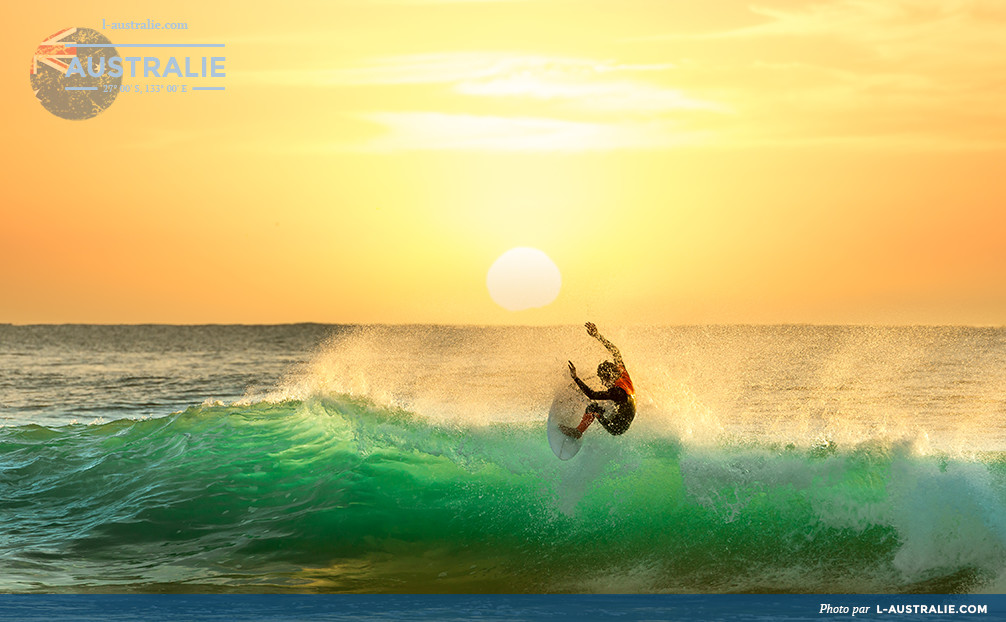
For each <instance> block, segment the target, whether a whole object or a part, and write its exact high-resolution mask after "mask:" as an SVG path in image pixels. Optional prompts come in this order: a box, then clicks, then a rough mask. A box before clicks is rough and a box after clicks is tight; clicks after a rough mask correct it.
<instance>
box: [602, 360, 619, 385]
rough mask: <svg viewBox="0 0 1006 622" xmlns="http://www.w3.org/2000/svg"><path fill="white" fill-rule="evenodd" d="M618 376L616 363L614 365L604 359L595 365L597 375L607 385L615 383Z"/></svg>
mask: <svg viewBox="0 0 1006 622" xmlns="http://www.w3.org/2000/svg"><path fill="white" fill-rule="evenodd" d="M618 376H619V374H618V365H615V364H614V363H612V362H611V361H605V362H603V363H601V364H600V365H598V366H597V377H598V378H600V379H601V382H603V383H604V384H605V385H607V386H609V387H611V386H614V385H615V381H616V380H618Z"/></svg>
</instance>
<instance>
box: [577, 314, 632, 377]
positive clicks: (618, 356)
mask: <svg viewBox="0 0 1006 622" xmlns="http://www.w3.org/2000/svg"><path fill="white" fill-rule="evenodd" d="M585 326H586V327H587V334H588V335H590V336H591V337H593V338H594V339H597V340H598V341H600V342H601V345H602V346H604V347H605V348H607V350H608V352H611V356H612V357H613V358H614V359H615V365H618V366H619V367H621V368H622V369H625V363H624V362H623V361H622V353H621V352H619V351H618V347H617V346H615V344H613V343H611V342H610V341H608V340H607V339H605V338H604V336H603V335H602V334H601V333H599V332H598V331H597V326H596V325H595V324H594V323H593V322H587V323H586V324H585Z"/></svg>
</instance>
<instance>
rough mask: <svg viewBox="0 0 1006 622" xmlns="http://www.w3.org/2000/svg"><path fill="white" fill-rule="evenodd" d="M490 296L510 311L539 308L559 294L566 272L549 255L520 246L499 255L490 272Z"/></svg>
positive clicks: (487, 281) (487, 278) (487, 279)
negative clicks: (563, 273)
mask: <svg viewBox="0 0 1006 622" xmlns="http://www.w3.org/2000/svg"><path fill="white" fill-rule="evenodd" d="M486 286H487V287H488V288H489V296H490V297H492V299H493V301H494V302H495V303H496V304H498V305H499V306H501V307H503V308H504V309H506V310H507V311H523V310H525V309H536V308H538V307H544V306H545V305H547V304H549V303H551V302H552V301H553V300H555V299H556V297H557V296H558V295H559V288H560V287H562V275H560V274H559V268H558V266H556V265H555V262H553V261H552V260H551V259H550V258H549V256H548V255H546V254H545V253H543V252H542V251H540V250H538V249H537V248H527V247H524V246H518V247H517V248H511V249H510V250H508V251H507V252H505V253H503V254H502V255H500V256H499V258H498V259H497V260H496V261H494V262H493V265H492V266H490V267H489V274H488V275H486Z"/></svg>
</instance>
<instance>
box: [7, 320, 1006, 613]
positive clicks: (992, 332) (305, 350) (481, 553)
mask: <svg viewBox="0 0 1006 622" xmlns="http://www.w3.org/2000/svg"><path fill="white" fill-rule="evenodd" d="M601 328H602V332H604V333H605V335H606V336H607V337H608V338H610V339H611V340H612V341H613V342H615V343H616V344H617V345H618V346H619V347H620V348H621V351H622V355H623V357H624V359H625V362H626V365H627V367H628V370H629V372H630V374H631V376H632V378H633V382H634V384H635V387H636V390H637V404H638V414H637V417H636V420H635V422H634V423H633V426H632V428H631V429H630V430H629V432H628V433H626V434H625V435H623V436H620V437H612V436H609V435H608V434H607V433H606V432H605V431H604V430H603V429H602V428H600V427H599V426H594V427H593V428H591V429H590V430H588V432H587V433H586V434H585V436H584V446H583V449H582V450H581V452H580V453H579V454H578V455H577V456H576V458H574V459H573V460H570V461H568V462H561V461H559V460H557V459H556V458H555V456H554V455H553V454H552V452H551V451H550V449H549V446H548V443H547V441H546V438H545V427H544V420H545V416H546V413H547V410H548V407H549V404H550V402H551V398H552V395H553V394H554V392H555V390H556V388H557V387H559V386H561V385H562V384H564V383H567V382H569V377H568V372H567V371H566V361H567V360H572V361H573V362H574V363H575V364H576V365H577V367H578V370H579V371H580V373H581V375H582V376H583V377H585V378H586V379H587V381H588V382H589V383H593V384H594V386H595V387H598V388H599V387H600V385H599V384H597V380H596V378H590V376H591V375H592V373H593V370H594V368H595V367H596V365H597V364H598V363H599V362H601V361H602V360H604V359H605V357H606V356H607V353H606V352H605V350H604V349H603V347H601V346H600V344H598V343H597V342H596V341H594V340H593V339H591V338H589V337H588V336H587V335H586V334H585V331H584V330H583V328H582V327H572V326H568V327H550V328H526V327H455V326H401V327H387V326H322V325H313V324H312V325H288V326H186V327H182V326H0V426H2V427H0V591H4V592H32V591H40V592H241V593H244V592H285V591H290V592H369V593H382V592H406V593H423V592H459V593H485V592H529V593H561V592H606V593H610V592H630V593H655V592H690V593H699V592H714V593H719V592H941V593H945V592H1001V591H1003V588H1004V587H1006V578H1004V577H1003V571H1004V570H1006V423H1004V415H1006V373H1004V372H1006V330H1003V329H993V328H960V327H945V328H944V327H814V326H773V327H753V326H713V327H666V328H641V327H637V328H617V327H613V328H606V327H603V326H602V327H601Z"/></svg>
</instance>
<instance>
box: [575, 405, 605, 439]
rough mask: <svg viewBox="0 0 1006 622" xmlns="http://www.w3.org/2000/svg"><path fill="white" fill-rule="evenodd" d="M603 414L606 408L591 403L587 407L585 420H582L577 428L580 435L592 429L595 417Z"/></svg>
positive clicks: (584, 415)
mask: <svg viewBox="0 0 1006 622" xmlns="http://www.w3.org/2000/svg"><path fill="white" fill-rule="evenodd" d="M603 412H604V408H602V407H601V405H600V404H598V403H597V402H591V403H590V404H588V405H587V412H585V413H583V419H581V420H580V425H578V426H576V429H577V430H578V431H579V432H580V434H583V433H584V432H586V431H587V428H589V427H590V424H592V423H594V416H595V415H597V414H599V413H603Z"/></svg>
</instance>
